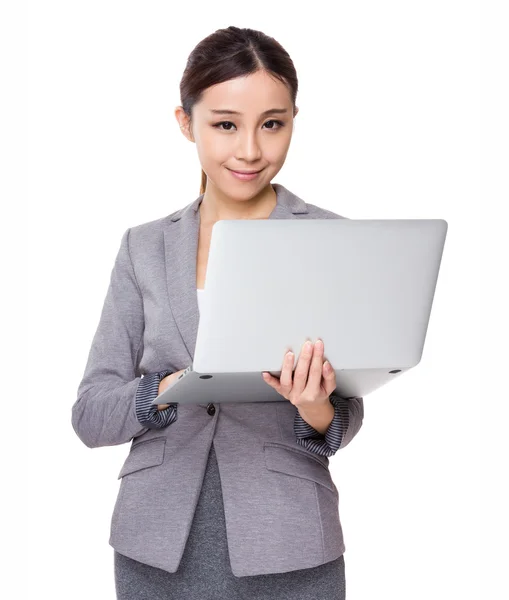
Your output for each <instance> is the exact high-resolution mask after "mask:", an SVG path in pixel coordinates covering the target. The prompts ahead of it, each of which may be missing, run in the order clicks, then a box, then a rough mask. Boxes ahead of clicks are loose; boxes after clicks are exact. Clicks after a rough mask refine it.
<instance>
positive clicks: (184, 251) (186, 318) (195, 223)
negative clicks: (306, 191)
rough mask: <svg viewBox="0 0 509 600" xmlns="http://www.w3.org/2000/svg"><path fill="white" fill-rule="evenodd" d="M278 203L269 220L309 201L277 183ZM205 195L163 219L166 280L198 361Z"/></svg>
mask: <svg viewBox="0 0 509 600" xmlns="http://www.w3.org/2000/svg"><path fill="white" fill-rule="evenodd" d="M272 187H273V188H274V190H275V192H276V200H277V204H276V206H275V207H274V210H273V211H272V212H271V213H270V215H269V217H268V218H269V219H294V218H296V217H295V216H294V215H296V214H302V213H307V212H308V210H307V206H306V203H305V202H304V201H303V200H301V199H300V198H299V197H298V196H296V195H295V194H293V193H292V192H290V190H288V189H287V188H285V187H284V186H283V185H281V184H279V183H273V184H272ZM203 196H204V194H201V195H200V196H198V198H197V199H196V200H195V201H194V202H192V203H191V204H188V205H187V206H186V207H184V208H182V209H180V210H178V211H177V212H175V213H173V214H171V215H170V216H169V217H168V218H167V219H165V220H164V222H163V235H164V251H165V264H166V283H167V286H168V297H169V301H170V309H171V311H172V314H173V318H174V320H175V323H176V325H177V327H178V329H179V331H180V334H181V336H182V340H183V341H184V344H185V346H186V349H187V351H188V353H189V358H190V362H192V361H193V360H194V350H195V346H196V337H197V334H198V323H199V317H200V315H199V309H198V299H197V296H196V294H197V292H196V259H197V254H198V236H199V231H200V211H199V210H198V209H199V207H200V204H201V201H202V200H203Z"/></svg>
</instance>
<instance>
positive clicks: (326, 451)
mask: <svg viewBox="0 0 509 600" xmlns="http://www.w3.org/2000/svg"><path fill="white" fill-rule="evenodd" d="M330 402H331V404H332V405H333V406H334V417H333V419H332V421H331V424H330V425H329V427H328V429H327V431H326V432H325V433H324V434H322V433H320V432H319V431H317V430H316V429H315V428H314V427H312V426H311V425H310V424H309V423H307V422H306V421H305V420H304V419H303V418H302V417H301V415H300V413H299V411H298V410H297V412H296V414H295V419H294V432H295V436H296V439H297V443H298V444H300V445H301V446H304V447H305V448H306V449H307V450H311V451H312V452H315V453H316V454H321V455H322V456H333V455H334V454H336V452H337V451H338V450H339V449H340V448H344V447H345V446H347V445H348V444H349V443H350V442H351V441H352V439H353V438H354V437H355V435H356V434H357V433H358V431H359V429H360V428H361V426H362V420H363V418H364V400H363V398H359V397H353V398H342V397H341V396H337V395H335V394H331V396H330Z"/></svg>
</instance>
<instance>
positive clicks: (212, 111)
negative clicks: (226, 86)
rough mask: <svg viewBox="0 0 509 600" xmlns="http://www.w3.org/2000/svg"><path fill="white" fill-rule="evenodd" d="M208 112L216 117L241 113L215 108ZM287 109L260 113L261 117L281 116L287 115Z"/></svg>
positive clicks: (273, 109)
mask: <svg viewBox="0 0 509 600" xmlns="http://www.w3.org/2000/svg"><path fill="white" fill-rule="evenodd" d="M210 112H211V113H213V114H216V115H242V113H240V112H237V111H236V110H228V109H226V108H225V109H216V108H211V109H210ZM287 112H288V109H287V108H269V110H265V111H264V112H262V117H263V116H265V115H269V114H271V115H272V114H275V113H277V114H283V113H287Z"/></svg>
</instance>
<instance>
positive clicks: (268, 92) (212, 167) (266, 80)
mask: <svg viewBox="0 0 509 600" xmlns="http://www.w3.org/2000/svg"><path fill="white" fill-rule="evenodd" d="M273 109H276V110H273ZM216 111H221V112H216ZM226 111H235V112H237V113H239V114H232V113H231V112H226ZM297 111H298V109H295V115H296V114H297ZM264 113H265V114H264ZM175 115H176V117H177V120H178V121H179V123H180V126H181V128H182V132H183V133H184V135H185V136H186V137H187V138H188V139H189V140H190V141H194V142H195V143H196V145H197V149H198V156H199V159H200V163H201V165H202V169H203V170H204V171H205V173H206V174H207V178H208V181H207V187H208V186H209V184H212V185H213V186H214V187H215V188H218V190H221V191H222V192H223V193H224V194H226V195H227V196H231V197H239V196H246V195H249V196H253V195H256V194H257V193H258V192H259V191H260V190H262V189H263V188H264V187H265V186H267V185H269V183H270V181H271V180H272V179H273V178H274V176H275V175H276V174H277V173H278V172H279V170H280V169H281V167H282V166H283V164H284V161H285V158H286V154H287V152H288V148H289V146H290V141H291V138H292V131H293V118H294V116H295V115H294V114H293V105H292V101H291V96H290V92H289V90H288V88H287V87H286V86H285V85H284V84H283V83H281V82H280V81H278V80H275V79H273V78H272V77H271V76H270V75H268V74H267V73H266V72H265V71H258V72H256V73H253V74H251V75H248V76H246V77H239V78H237V79H232V80H230V81H225V82H223V83H220V84H217V85H214V86H211V87H210V88H208V89H207V90H205V92H204V94H203V96H202V99H201V100H200V102H199V103H197V104H195V106H194V107H193V120H192V122H191V124H190V128H189V121H188V118H187V115H186V114H185V113H184V110H183V108H182V107H177V109H176V111H175ZM232 170H233V171H235V170H241V171H260V173H259V174H258V175H257V176H256V177H255V178H253V179H250V180H241V179H239V178H237V177H236V176H234V175H233V174H232V173H231V171H232Z"/></svg>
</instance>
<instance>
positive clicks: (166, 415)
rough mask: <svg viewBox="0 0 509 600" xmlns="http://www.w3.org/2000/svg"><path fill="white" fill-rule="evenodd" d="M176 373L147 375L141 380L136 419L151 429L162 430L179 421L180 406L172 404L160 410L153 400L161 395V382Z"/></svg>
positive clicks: (136, 400)
mask: <svg viewBox="0 0 509 600" xmlns="http://www.w3.org/2000/svg"><path fill="white" fill-rule="evenodd" d="M173 372H174V371H171V370H166V371H159V372H158V373H147V374H145V375H144V376H143V377H142V378H141V379H140V383H139V384H138V388H137V390H136V398H135V404H136V418H137V419H138V421H139V422H140V423H141V424H142V425H143V426H144V427H148V428H149V429H162V428H163V427H167V426H168V425H170V424H171V423H173V422H174V421H176V420H177V406H178V404H170V405H169V406H168V408H165V409H164V410H158V409H157V405H156V404H151V402H152V400H154V399H155V398H157V396H158V395H159V393H158V392H159V382H160V381H161V379H164V377H166V376H167V375H171V373H173Z"/></svg>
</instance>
